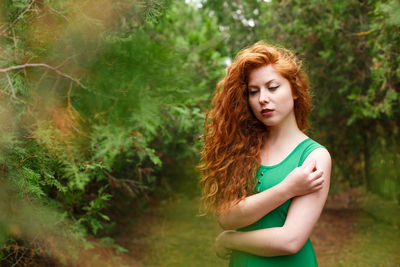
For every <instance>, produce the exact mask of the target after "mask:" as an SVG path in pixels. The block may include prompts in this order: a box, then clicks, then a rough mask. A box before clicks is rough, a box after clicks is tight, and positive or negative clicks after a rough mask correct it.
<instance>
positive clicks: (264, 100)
mask: <svg viewBox="0 0 400 267" xmlns="http://www.w3.org/2000/svg"><path fill="white" fill-rule="evenodd" d="M258 101H259V102H260V104H264V103H268V102H269V95H268V92H267V90H260V98H259V99H258Z"/></svg>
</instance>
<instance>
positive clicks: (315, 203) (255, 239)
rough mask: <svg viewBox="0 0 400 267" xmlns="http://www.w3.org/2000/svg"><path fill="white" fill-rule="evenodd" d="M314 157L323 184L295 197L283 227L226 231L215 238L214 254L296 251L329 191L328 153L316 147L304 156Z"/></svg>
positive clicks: (308, 233)
mask: <svg viewBox="0 0 400 267" xmlns="http://www.w3.org/2000/svg"><path fill="white" fill-rule="evenodd" d="M311 159H315V160H316V162H317V166H318V168H319V169H321V170H323V172H324V175H323V177H324V179H325V183H324V185H323V188H322V189H321V190H318V191H316V192H314V193H311V194H308V195H304V196H300V197H296V198H295V199H294V200H293V201H292V203H291V205H290V208H289V211H288V215H287V218H286V221H285V224H284V225H283V226H282V227H275V228H266V229H261V230H256V231H250V232H235V231H225V232H223V233H221V234H220V235H219V236H218V237H217V240H216V248H217V254H218V255H219V256H222V257H223V256H225V255H226V252H229V250H232V249H234V250H240V251H244V252H247V253H250V254H255V255H259V256H264V257H271V256H280V255H287V254H294V253H297V252H298V251H299V250H300V249H301V248H302V247H303V246H304V244H305V242H306V241H307V239H308V237H309V236H310V234H311V232H312V229H313V228H314V225H315V223H316V222H317V220H318V218H319V216H320V214H321V212H322V208H323V206H324V204H325V201H326V198H327V196H328V191H329V180H330V174H331V158H330V155H329V152H328V151H327V150H325V149H323V148H318V149H316V150H314V151H313V152H311V153H310V155H309V156H308V157H307V159H306V164H307V162H308V161H309V160H311ZM224 253H225V255H224Z"/></svg>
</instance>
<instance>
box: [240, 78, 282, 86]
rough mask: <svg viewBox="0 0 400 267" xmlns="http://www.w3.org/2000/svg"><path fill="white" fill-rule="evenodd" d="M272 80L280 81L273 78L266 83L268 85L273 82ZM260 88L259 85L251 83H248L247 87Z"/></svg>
mask: <svg viewBox="0 0 400 267" xmlns="http://www.w3.org/2000/svg"><path fill="white" fill-rule="evenodd" d="M272 82H278V81H277V80H276V79H272V80H269V81H268V82H266V83H265V84H267V85H269V84H270V83H272ZM250 87H251V88H258V86H257V85H251V84H248V85H247V88H250Z"/></svg>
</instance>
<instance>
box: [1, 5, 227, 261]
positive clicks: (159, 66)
mask: <svg viewBox="0 0 400 267" xmlns="http://www.w3.org/2000/svg"><path fill="white" fill-rule="evenodd" d="M99 6H101V10H100V9H99V8H98V7H99ZM2 8H3V10H2V12H3V14H7V16H6V17H5V25H4V26H5V27H6V28H2V29H1V31H2V30H3V29H5V30H4V32H3V34H4V35H3V36H2V37H1V38H2V39H1V43H2V45H4V50H2V51H1V52H0V64H1V66H2V68H7V67H11V66H16V65H21V64H25V63H46V64H48V65H47V66H52V67H47V66H43V67H37V66H30V67H26V68H24V67H21V69H17V70H10V71H8V72H7V73H2V74H1V76H0V86H1V87H0V88H1V89H0V90H1V93H2V95H4V96H5V97H4V98H2V100H1V106H0V108H1V109H0V125H1V126H0V133H1V136H0V144H1V151H0V159H1V161H0V167H1V175H2V178H3V180H4V181H5V182H6V183H7V184H9V185H10V186H11V187H12V188H14V190H15V192H16V195H17V196H18V197H19V198H20V199H21V201H22V202H23V203H25V204H23V205H27V206H29V205H31V204H29V203H36V204H35V205H39V206H40V205H42V206H45V207H47V208H49V209H50V210H56V211H55V213H56V214H59V221H60V222H61V224H62V225H63V226H62V227H61V228H62V229H63V230H62V231H61V232H62V233H63V234H61V235H64V238H65V237H68V236H69V237H70V238H71V239H73V240H75V241H76V242H80V243H82V244H81V245H83V247H84V248H85V249H92V248H95V247H96V246H97V245H96V244H95V242H91V241H88V239H90V238H89V237H90V236H97V237H101V240H102V241H101V242H100V243H101V244H103V245H107V246H110V247H113V248H114V249H116V250H117V251H120V252H122V251H124V249H123V248H122V247H120V246H118V245H117V244H115V242H113V240H112V238H111V237H110V236H108V234H109V233H108V232H107V231H108V230H109V229H110V227H112V225H114V222H113V221H112V219H111V218H112V216H111V214H108V209H106V208H107V207H108V206H109V205H110V203H111V202H112V201H113V197H114V196H115V195H116V194H120V193H125V194H126V197H131V198H133V199H137V200H138V201H139V200H140V201H142V199H143V196H146V197H147V196H148V194H149V193H151V192H152V191H154V190H155V189H156V187H157V186H159V185H160V184H163V185H165V181H166V180H165V179H166V177H165V176H164V175H163V173H168V170H170V169H173V168H175V169H176V166H175V165H173V164H175V163H176V162H178V161H179V160H183V161H184V162H185V167H186V168H188V169H193V165H195V163H196V161H197V157H198V153H199V150H198V149H199V147H200V143H199V137H200V134H201V131H202V130H201V128H202V123H203V120H204V115H203V110H204V107H206V104H208V102H209V98H210V91H211V90H212V88H213V87H214V86H215V82H216V80H217V79H218V78H219V77H220V76H221V74H222V73H223V59H224V56H223V54H224V53H225V52H224V51H225V49H224V45H223V39H222V38H221V36H220V34H219V31H218V27H217V24H216V21H215V19H213V18H210V17H209V16H207V15H206V14H202V13H201V12H199V10H197V9H194V8H193V7H191V6H189V5H187V4H185V3H183V2H177V3H170V2H169V1H154V0H151V1H131V0H118V1H108V0H104V1H102V3H101V4H98V5H97V4H96V5H95V3H94V2H91V1H88V2H85V3H78V2H74V1H43V2H32V1H7V2H6V4H4V5H2ZM182 11H184V12H182ZM21 14H23V15H21ZM198 15H200V16H198ZM181 16H184V17H185V21H189V20H191V18H192V17H194V18H196V20H194V21H193V23H190V24H188V23H186V22H185V21H182V20H181V19H180V17H181ZM187 36H189V38H187ZM3 37H4V38H3ZM209 40H213V42H212V43H209ZM10 55H12V56H11V57H10ZM9 118H11V119H9ZM183 173H184V172H182V173H181V174H180V175H181V176H182V177H177V176H174V177H168V178H167V180H169V182H167V183H171V184H172V181H174V182H175V183H178V182H177V181H176V180H177V179H183V178H186V180H188V179H187V177H184V176H183ZM186 173H190V175H191V176H192V177H190V179H191V181H197V179H196V178H197V175H196V174H193V172H192V171H188V172H186ZM6 193H7V192H6ZM32 205H33V204H32ZM4 208H6V207H4ZM21 216H22V218H28V220H29V219H33V220H36V217H30V216H33V215H31V214H30V213H29V214H28V213H26V212H25V209H24V211H22V215H21ZM23 216H26V217H23ZM3 225H6V227H5V228H4V229H5V230H4V231H3V232H4V235H1V238H2V240H3V241H4V242H8V243H13V242H15V240H14V241H12V240H10V239H7V235H8V236H15V233H13V232H12V231H10V230H9V229H8V228H7V227H8V226H7V225H9V224H8V222H6V221H2V220H0V226H3ZM10 225H11V224H10ZM46 227H47V226H45V225H44V226H43V229H47V228H46ZM1 229H3V228H1ZM21 229H23V230H22V232H23V234H21V235H18V238H22V239H24V240H26V241H29V240H30V238H31V235H30V234H25V232H26V233H28V232H29V231H27V230H24V228H21ZM29 233H30V232H29ZM51 235H53V232H51ZM40 238H42V237H40ZM7 240H8V241H7ZM61 240H62V238H61ZM75 241H73V242H72V243H74V242H75ZM44 243H45V242H44ZM66 243H68V244H69V242H66ZM60 249H61V248H60ZM63 249H68V246H65V247H63ZM61 250H62V249H61ZM2 252H3V253H7V250H3V251H2ZM50 253H52V255H53V256H55V257H58V258H59V260H60V261H62V262H64V263H67V262H70V260H72V262H74V261H77V260H79V257H80V256H79V252H71V257H70V258H67V259H65V258H63V257H61V256H60V255H58V254H57V253H56V252H54V251H53V252H50Z"/></svg>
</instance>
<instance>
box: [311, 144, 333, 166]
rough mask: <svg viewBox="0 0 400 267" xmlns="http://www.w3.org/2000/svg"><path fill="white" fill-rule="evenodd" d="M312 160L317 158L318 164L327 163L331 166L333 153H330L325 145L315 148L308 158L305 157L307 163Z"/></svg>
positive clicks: (326, 164)
mask: <svg viewBox="0 0 400 267" xmlns="http://www.w3.org/2000/svg"><path fill="white" fill-rule="evenodd" d="M310 160H315V161H316V162H317V164H318V163H320V164H323V165H325V166H326V167H328V166H329V167H330V166H331V162H332V159H331V155H330V153H329V151H328V150H327V149H326V148H324V147H319V148H316V149H314V150H313V151H312V152H311V153H310V154H309V155H308V156H307V158H306V159H305V161H304V163H307V162H309V161H310Z"/></svg>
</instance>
